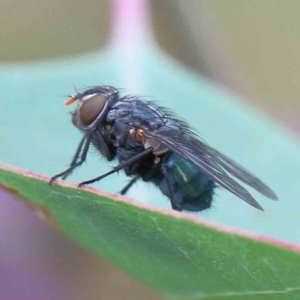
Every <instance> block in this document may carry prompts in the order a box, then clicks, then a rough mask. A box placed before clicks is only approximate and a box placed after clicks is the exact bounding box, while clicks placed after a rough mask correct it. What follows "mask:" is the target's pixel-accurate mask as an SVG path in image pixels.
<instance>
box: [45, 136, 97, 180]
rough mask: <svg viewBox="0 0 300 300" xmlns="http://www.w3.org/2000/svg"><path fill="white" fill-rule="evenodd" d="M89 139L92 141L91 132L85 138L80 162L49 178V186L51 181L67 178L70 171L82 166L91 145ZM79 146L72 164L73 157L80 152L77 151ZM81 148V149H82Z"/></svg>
mask: <svg viewBox="0 0 300 300" xmlns="http://www.w3.org/2000/svg"><path fill="white" fill-rule="evenodd" d="M91 139H92V132H91V133H89V134H88V135H87V136H86V142H85V145H84V148H83V151H82V153H81V156H80V160H79V161H78V162H76V163H74V164H73V165H71V166H70V167H69V168H68V169H67V170H65V171H63V172H61V173H59V174H57V175H55V176H53V177H52V178H51V180H50V182H49V184H50V185H52V183H53V181H54V180H55V179H57V178H59V177H65V176H68V175H69V174H71V173H72V171H73V170H74V169H75V168H77V167H79V166H80V165H82V164H83V163H84V162H85V160H86V156H87V153H88V150H89V147H90V144H91ZM80 144H81V143H80ZM80 146H81V145H79V147H78V149H77V151H76V153H75V156H74V159H73V160H72V163H73V161H74V160H75V157H76V154H77V152H80V151H79V150H80V149H79V148H80ZM82 146H83V145H82ZM82 146H81V147H82ZM72 163H71V164H72Z"/></svg>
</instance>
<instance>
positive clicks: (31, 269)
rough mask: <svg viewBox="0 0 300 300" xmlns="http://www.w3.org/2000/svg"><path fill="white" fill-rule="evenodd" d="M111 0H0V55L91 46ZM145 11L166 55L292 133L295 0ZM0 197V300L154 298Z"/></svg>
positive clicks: (160, 1) (297, 27)
mask: <svg viewBox="0 0 300 300" xmlns="http://www.w3.org/2000/svg"><path fill="white" fill-rule="evenodd" d="M116 2H118V1H117V0H115V1H112V2H110V1H105V0H86V1H79V0H74V1H66V0H59V1H58V0H53V1H38V0H24V1H20V0H11V1H7V0H0V7H1V9H0V38H1V47H0V64H1V65H2V66H4V67H5V66H13V67H14V68H17V67H18V66H21V67H24V66H25V65H30V64H33V65H35V64H37V63H40V62H42V61H51V60H52V59H55V60H57V59H58V60H60V61H64V60H67V59H70V58H72V57H74V58H75V57H76V56H81V55H86V54H87V53H95V52H96V51H99V50H100V51H101V49H103V48H105V47H106V45H107V44H108V43H109V42H110V38H111V35H110V32H111V16H112V14H113V12H112V10H113V7H114V6H113V5H112V4H113V3H116ZM119 2H120V1H119ZM129 2H130V1H128V3H129ZM145 3H146V1H145ZM145 7H147V6H145ZM147 11H148V13H149V15H150V16H151V24H152V25H151V26H152V28H153V35H154V39H155V40H156V42H157V44H158V45H159V47H160V48H161V49H162V50H163V51H164V52H165V53H167V54H168V55H169V56H170V57H171V58H173V59H174V60H176V61H178V62H179V63H181V64H183V65H184V66H185V67H187V68H189V69H190V70H191V72H195V73H198V74H201V75H202V76H204V77H206V78H207V79H209V80H213V81H215V82H216V83H217V84H220V85H223V86H225V87H227V88H229V89H231V91H232V92H233V93H236V94H238V95H241V96H242V97H241V99H243V100H242V101H244V104H245V105H253V106H255V107H257V108H258V109H259V110H261V112H262V113H263V114H265V115H266V116H269V117H270V118H272V119H273V120H274V121H275V122H278V123H281V124H282V126H284V127H286V128H288V130H290V132H291V133H292V134H293V135H299V133H300V131H299V128H300V121H299V111H300V101H299V99H298V97H299V94H300V63H299V62H300V19H299V11H300V2H297V1H293V0H286V1H280V0H269V1H259V0H251V1H240V0H227V1H223V0H189V1H184V0H173V1H167V0H152V1H149V7H148V8H147ZM61 99H62V100H61V101H63V100H64V99H63V98H61ZM59 101H60V99H59ZM0 105H1V100H0ZM15 105H16V104H15ZM12 117H13V115H12ZM1 127H2V128H1V130H2V133H3V132H5V129H6V128H5V124H1ZM74 143H76V142H74ZM3 147H6V145H3ZM20 151H21V150H20ZM4 161H5V160H4ZM65 163H67V161H66V162H65ZM56 169H57V166H56ZM57 171H60V170H57ZM0 197H1V211H0V241H1V242H0V243H1V246H0V299H5V300H6V299H20V298H22V299H159V297H158V296H157V295H155V294H153V292H152V291H151V290H150V289H148V288H147V287H145V286H144V285H142V284H140V283H138V282H137V281H136V280H135V279H133V278H131V277H129V276H128V275H126V274H125V273H123V272H122V271H120V270H118V269H117V268H116V267H114V266H112V265H111V264H109V263H107V262H105V261H101V260H100V259H99V258H97V257H95V256H94V255H92V254H90V253H88V252H87V251H85V250H84V249H82V248H81V247H79V246H77V245H75V244H74V243H72V242H70V241H68V240H67V239H66V238H65V237H63V236H61V235H60V234H59V233H56V232H55V231H54V230H53V229H51V228H48V227H47V225H46V224H44V223H43V222H42V221H40V220H38V219H37V218H36V216H35V215H33V214H32V212H31V211H29V210H28V209H27V208H26V207H24V206H23V204H22V203H20V202H17V201H12V197H13V196H11V195H8V194H7V193H6V192H5V191H3V192H2V193H1V196H0ZM129 287H130V288H129Z"/></svg>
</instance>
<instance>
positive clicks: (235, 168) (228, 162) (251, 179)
mask: <svg viewBox="0 0 300 300" xmlns="http://www.w3.org/2000/svg"><path fill="white" fill-rule="evenodd" d="M207 147H209V146H207ZM209 150H210V152H211V153H212V155H213V157H214V158H215V160H216V162H218V164H219V165H220V166H222V167H223V168H224V169H225V170H226V171H228V172H229V173H230V174H232V175H233V176H235V177H236V178H238V179H239V180H241V181H243V182H244V183H246V184H248V185H249V186H251V187H252V188H254V189H255V190H257V191H258V192H260V193H261V194H263V195H265V196H266V197H268V198H270V199H272V200H277V199H278V198H277V196H276V194H275V193H274V192H273V191H272V190H271V189H270V188H269V187H268V186H266V185H265V184H264V183H263V182H262V181H261V180H260V179H258V178H257V177H256V176H254V175H253V174H251V173H250V172H248V171H247V170H246V169H245V168H243V167H242V166H240V165H239V164H238V163H236V162H235V161H233V160H232V159H230V158H229V157H227V156H226V155H224V154H222V153H220V152H219V151H217V150H216V149H213V148H211V147H209Z"/></svg>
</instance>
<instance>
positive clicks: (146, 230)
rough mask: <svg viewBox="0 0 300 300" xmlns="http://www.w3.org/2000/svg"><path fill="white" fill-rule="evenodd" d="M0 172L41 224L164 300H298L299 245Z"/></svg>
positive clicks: (90, 190) (6, 170) (16, 173)
mask: <svg viewBox="0 0 300 300" xmlns="http://www.w3.org/2000/svg"><path fill="white" fill-rule="evenodd" d="M1 167H2V168H1V169H0V184H1V185H2V186H5V187H7V188H9V189H12V190H14V191H16V192H17V193H18V194H19V196H20V197H21V198H22V199H23V200H24V201H25V202H26V203H27V204H29V205H30V207H31V208H33V209H34V210H35V211H36V212H37V213H38V214H39V215H40V216H42V217H43V218H44V219H45V220H46V221H48V222H50V223H51V224H52V225H54V226H55V227H56V228H57V229H59V230H60V231H62V232H63V233H64V234H66V235H67V236H68V237H70V238H71V239H73V240H75V241H77V242H78V243H80V244H81V245H83V246H84V247H86V248H87V249H90V250H92V251H93V252H95V253H96V254H98V255H99V256H101V257H104V258H106V259H108V260H110V261H112V262H113V263H115V264H116V265H117V266H119V267H120V268H121V269H123V270H125V271H126V272H128V273H129V274H131V275H133V276H135V277H136V278H137V279H139V280H141V281H143V282H144V283H146V284H147V285H149V286H150V287H152V288H153V289H155V290H157V291H159V292H160V293H161V294H162V295H164V296H165V297H167V298H169V299H193V300H194V299H195V300H196V299H248V298H249V299H299V296H300V277H299V276H298V274H299V268H300V255H299V252H296V251H299V248H297V247H296V246H295V247H293V246H288V245H284V244H282V246H285V248H284V247H280V246H279V245H278V244H275V243H268V242H264V241H261V240H258V239H253V238H250V237H246V236H242V234H241V233H239V234H237V233H234V232H230V230H228V229H227V230H226V229H223V230H221V228H217V227H216V226H213V225H211V224H209V223H207V222H204V221H201V220H200V219H197V218H194V217H190V216H188V215H185V214H180V213H174V212H168V211H165V210H158V209H154V208H153V207H146V206H144V205H141V204H138V203H136V202H133V201H130V200H128V199H126V198H124V197H117V196H113V195H109V194H107V193H103V192H99V191H97V190H95V189H94V188H91V187H89V188H85V189H77V188H76V187H75V186H74V185H73V186H72V185H71V184H66V183H62V184H61V185H55V186H53V187H51V186H50V185H49V184H48V180H49V179H48V178H46V177H42V176H35V175H34V174H32V173H29V172H26V171H22V172H20V170H16V169H11V168H9V167H7V166H5V165H2V166H1ZM289 248H290V249H289Z"/></svg>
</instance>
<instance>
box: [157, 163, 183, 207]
mask: <svg viewBox="0 0 300 300" xmlns="http://www.w3.org/2000/svg"><path fill="white" fill-rule="evenodd" d="M161 170H162V172H163V174H164V177H165V179H166V182H167V186H168V190H169V198H170V201H171V205H172V209H173V210H177V211H182V208H181V207H180V205H178V204H176V203H175V201H174V193H173V189H172V185H171V183H170V180H169V174H168V171H167V170H166V168H164V167H162V168H161Z"/></svg>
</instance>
